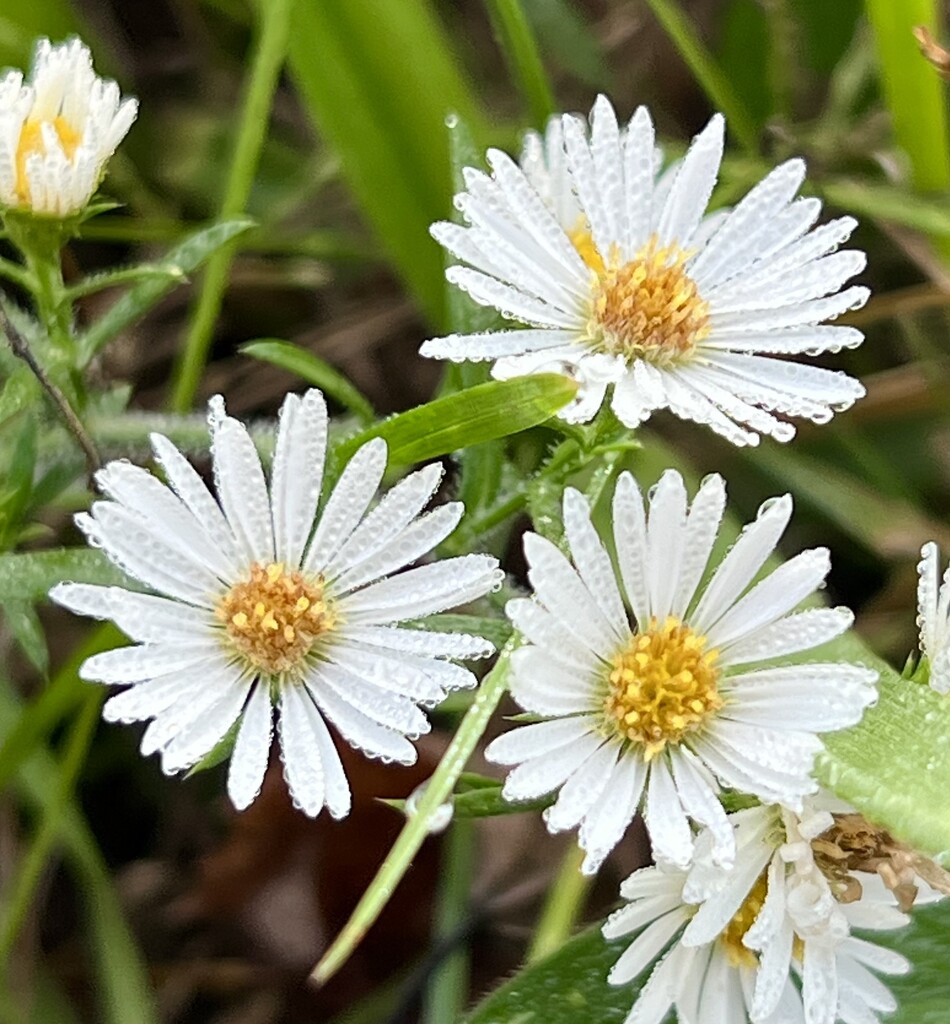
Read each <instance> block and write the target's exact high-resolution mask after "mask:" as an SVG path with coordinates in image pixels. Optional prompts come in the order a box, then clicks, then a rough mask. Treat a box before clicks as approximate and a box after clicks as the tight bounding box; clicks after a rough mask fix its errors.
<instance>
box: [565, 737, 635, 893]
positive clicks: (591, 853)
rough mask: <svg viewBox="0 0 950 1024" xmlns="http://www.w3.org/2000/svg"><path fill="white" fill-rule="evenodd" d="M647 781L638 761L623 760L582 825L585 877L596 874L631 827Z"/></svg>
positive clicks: (632, 759) (582, 869)
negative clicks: (605, 790)
mask: <svg viewBox="0 0 950 1024" xmlns="http://www.w3.org/2000/svg"><path fill="white" fill-rule="evenodd" d="M646 778H647V766H646V764H645V763H644V762H643V761H642V760H640V759H639V758H637V757H621V759H620V761H619V762H618V764H617V766H616V767H615V768H614V770H613V774H612V776H611V778H610V781H609V783H608V786H607V792H606V793H605V794H604V795H603V796H602V797H601V799H600V801H599V802H598V804H597V806H596V807H594V808H593V809H592V810H591V812H590V813H589V814H588V815H587V817H586V818H585V819H584V821H583V822H582V823H581V829H580V833H579V836H578V840H579V842H580V846H581V849H582V850H584V851H585V852H586V854H587V856H586V857H585V858H584V863H583V864H582V865H581V871H582V872H583V873H584V874H585V875H592V874H594V873H595V872H596V871H597V870H598V869H599V868H600V865H601V864H603V862H604V860H605V859H606V857H607V855H608V854H609V853H610V851H611V850H613V848H614V847H615V846H616V845H617V843H619V842H620V840H621V839H622V838H623V835H624V833H625V832H626V831H627V829H628V828H629V827H630V823H631V822H632V821H633V818H634V815H635V814H636V813H637V808H638V807H639V806H640V797H641V796H642V794H643V786H644V783H645V782H646Z"/></svg>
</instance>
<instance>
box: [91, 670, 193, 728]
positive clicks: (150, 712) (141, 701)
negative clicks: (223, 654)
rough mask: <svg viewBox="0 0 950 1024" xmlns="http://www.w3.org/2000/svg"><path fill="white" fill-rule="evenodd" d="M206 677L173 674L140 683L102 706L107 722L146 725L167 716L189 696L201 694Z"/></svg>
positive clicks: (190, 673)
mask: <svg viewBox="0 0 950 1024" xmlns="http://www.w3.org/2000/svg"><path fill="white" fill-rule="evenodd" d="M203 679H204V676H203V675H200V674H195V673H193V672H189V673H188V674H187V675H183V674H182V673H180V672H172V673H171V674H170V675H158V676H155V678H153V679H149V680H148V681H147V682H144V683H136V684H135V685H134V686H130V687H129V688H128V689H127V690H123V691H122V693H117V694H116V695H115V696H114V697H110V698H109V699H108V700H107V701H106V702H105V704H103V706H102V717H103V720H104V721H106V722H144V721H145V720H146V719H147V718H154V717H155V716H156V715H161V714H164V712H166V711H167V710H168V709H169V708H171V707H173V706H174V705H175V704H176V703H178V701H179V700H181V699H182V698H183V697H185V696H186V695H187V694H198V693H200V692H201V689H202V681H203Z"/></svg>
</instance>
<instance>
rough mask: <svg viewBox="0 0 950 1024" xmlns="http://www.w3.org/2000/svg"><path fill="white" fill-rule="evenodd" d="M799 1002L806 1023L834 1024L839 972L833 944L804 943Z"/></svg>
mask: <svg viewBox="0 0 950 1024" xmlns="http://www.w3.org/2000/svg"><path fill="white" fill-rule="evenodd" d="M802 1001H803V1002H804V1004H805V1019H806V1020H807V1021H808V1022H809V1024H834V1022H835V1018H836V1017H837V1016H838V1014H837V1007H838V971H837V968H836V966H835V953H834V948H833V947H828V946H825V945H823V944H821V943H818V942H806V943H805V955H804V957H803V970H802Z"/></svg>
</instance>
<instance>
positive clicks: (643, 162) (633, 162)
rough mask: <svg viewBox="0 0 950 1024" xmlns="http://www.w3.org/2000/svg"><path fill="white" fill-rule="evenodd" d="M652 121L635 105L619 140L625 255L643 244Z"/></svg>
mask: <svg viewBox="0 0 950 1024" xmlns="http://www.w3.org/2000/svg"><path fill="white" fill-rule="evenodd" d="M655 145H656V140H655V138H654V131H653V122H652V120H651V119H650V112H649V111H648V110H647V108H646V107H637V109H636V111H635V112H634V115H633V117H632V118H631V119H630V123H629V125H628V126H627V130H626V132H625V133H624V139H623V160H624V198H625V200H626V204H627V237H626V239H625V250H626V251H625V255H626V256H627V257H628V258H629V257H631V256H633V255H634V254H635V253H636V252H637V251H639V250H640V249H641V248H642V247H643V246H644V245H646V243H647V239H648V238H649V235H650V215H651V205H652V199H653V150H654V147H655Z"/></svg>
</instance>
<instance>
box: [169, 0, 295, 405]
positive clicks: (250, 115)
mask: <svg viewBox="0 0 950 1024" xmlns="http://www.w3.org/2000/svg"><path fill="white" fill-rule="evenodd" d="M292 6H293V0H267V2H266V3H261V4H259V5H258V6H257V12H258V17H259V19H260V20H259V35H258V39H257V45H256V48H255V52H254V56H253V58H252V64H251V73H250V79H249V81H248V84H247V91H246V93H245V98H244V105H243V108H242V110H241V120H240V124H239V125H238V134H237V139H236V140H235V143H234V156H233V157H232V160H231V166H230V169H229V171H228V180H227V185H226V187H225V192H224V199H223V200H222V202H221V210H220V212H219V217H220V219H221V220H227V219H229V218H232V217H236V216H238V215H239V214H241V213H243V212H244V210H245V208H246V206H247V201H248V197H249V196H250V194H251V186H252V184H253V182H254V175H255V174H256V172H257V164H258V160H259V158H260V154H261V148H262V146H263V144H264V138H265V136H266V134H267V126H268V123H269V120H270V109H271V102H272V100H273V97H274V90H275V88H276V87H277V78H278V75H279V74H280V69H281V67H282V65H283V63H284V57H285V55H286V50H287V40H288V36H289V31H290V12H291V8H292ZM234 252H235V247H234V245H233V244H231V245H227V246H224V247H223V248H221V249H220V250H218V252H216V253H215V254H214V255H213V256H212V257H211V258H210V259H209V260H208V264H207V267H206V269H205V275H204V282H203V285H202V288H201V292H200V295H199V297H198V302H197V306H196V307H195V310H194V314H193V316H192V318H191V325H190V328H189V330H188V336H187V338H186V339H185V347H184V352H183V353H182V356H181V359H180V361H179V363H178V365H177V366H176V368H175V374H174V384H173V386H172V397H171V403H170V404H171V407H172V409H174V410H176V411H178V412H185V411H187V410H188V409H189V408H190V407H191V404H192V402H193V401H194V397H195V394H196V392H197V390H198V384H199V381H200V380H201V374H202V371H203V370H204V366H205V362H206V361H207V358H208V350H209V348H210V347H211V337H212V333H213V331H214V325H215V321H216V320H217V318H218V313H219V312H220V310H221V302H222V299H223V298H224V292H225V288H226V287H227V282H228V272H229V270H230V268H231V261H232V260H233V258H234Z"/></svg>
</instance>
